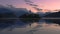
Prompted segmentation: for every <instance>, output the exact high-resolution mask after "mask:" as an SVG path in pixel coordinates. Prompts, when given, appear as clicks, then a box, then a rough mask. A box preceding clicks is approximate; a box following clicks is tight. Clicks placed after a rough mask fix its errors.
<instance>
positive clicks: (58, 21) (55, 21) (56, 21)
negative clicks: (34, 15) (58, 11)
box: [45, 19, 60, 25]
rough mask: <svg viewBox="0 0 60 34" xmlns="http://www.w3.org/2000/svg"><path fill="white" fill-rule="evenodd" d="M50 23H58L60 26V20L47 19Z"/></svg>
mask: <svg viewBox="0 0 60 34" xmlns="http://www.w3.org/2000/svg"><path fill="white" fill-rule="evenodd" d="M45 21H46V22H48V23H56V24H59V25H60V19H45Z"/></svg>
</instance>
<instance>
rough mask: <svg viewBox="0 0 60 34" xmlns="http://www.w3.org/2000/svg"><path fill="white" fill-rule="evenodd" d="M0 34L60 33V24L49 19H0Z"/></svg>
mask: <svg viewBox="0 0 60 34" xmlns="http://www.w3.org/2000/svg"><path fill="white" fill-rule="evenodd" d="M0 34H60V24H59V22H57V21H55V22H54V21H48V20H43V19H41V20H35V21H34V20H31V21H24V20H19V19H17V20H0Z"/></svg>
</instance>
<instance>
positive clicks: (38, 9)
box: [33, 7, 42, 11]
mask: <svg viewBox="0 0 60 34" xmlns="http://www.w3.org/2000/svg"><path fill="white" fill-rule="evenodd" d="M33 8H34V9H36V10H37V11H41V10H42V9H40V8H37V7H33Z"/></svg>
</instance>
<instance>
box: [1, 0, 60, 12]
mask: <svg viewBox="0 0 60 34" xmlns="http://www.w3.org/2000/svg"><path fill="white" fill-rule="evenodd" d="M30 1H32V2H34V4H35V5H38V8H41V9H48V10H55V9H60V0H30ZM0 4H2V5H7V4H8V5H13V6H15V7H16V8H27V9H29V10H32V11H33V12H34V11H36V10H35V9H34V8H32V6H30V5H28V4H26V2H25V1H24V0H0Z"/></svg>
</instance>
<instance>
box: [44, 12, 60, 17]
mask: <svg viewBox="0 0 60 34" xmlns="http://www.w3.org/2000/svg"><path fill="white" fill-rule="evenodd" d="M44 17H49V18H60V11H59V12H54V13H50V14H48V15H46V16H44Z"/></svg>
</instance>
